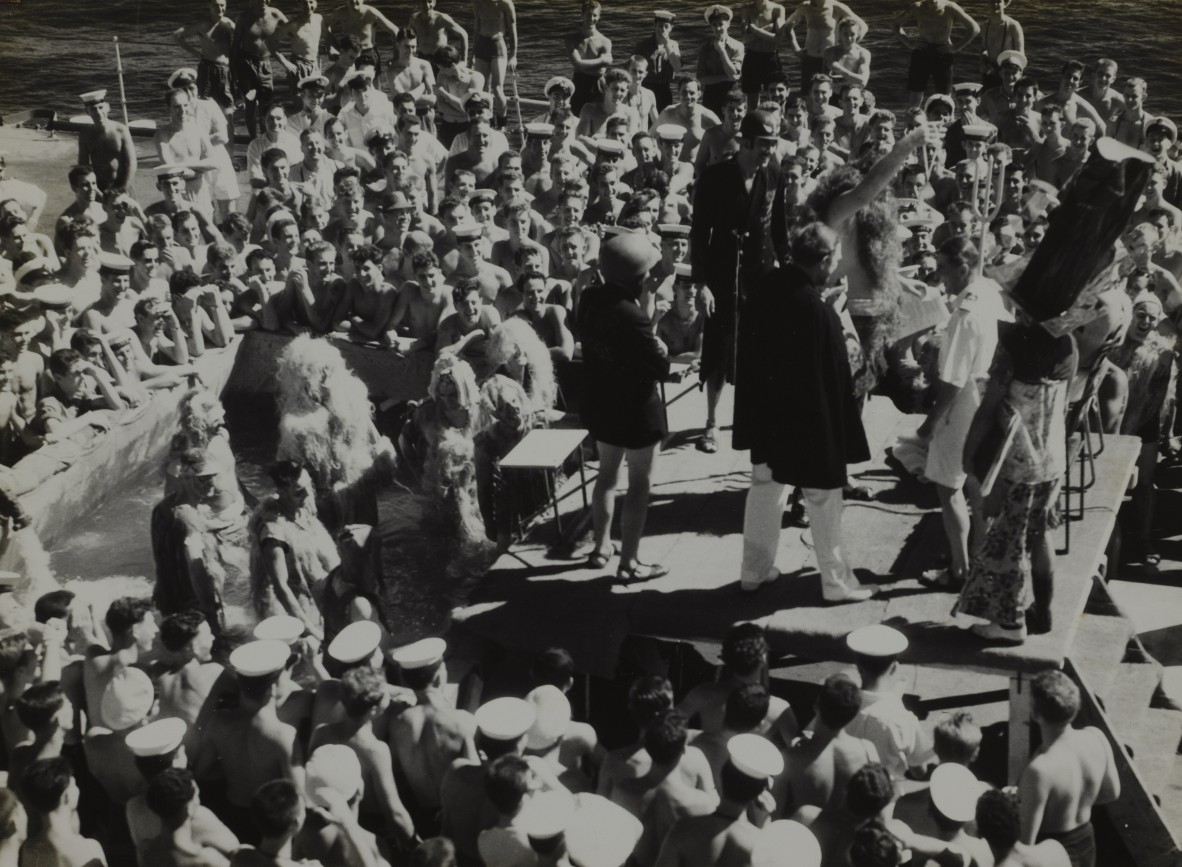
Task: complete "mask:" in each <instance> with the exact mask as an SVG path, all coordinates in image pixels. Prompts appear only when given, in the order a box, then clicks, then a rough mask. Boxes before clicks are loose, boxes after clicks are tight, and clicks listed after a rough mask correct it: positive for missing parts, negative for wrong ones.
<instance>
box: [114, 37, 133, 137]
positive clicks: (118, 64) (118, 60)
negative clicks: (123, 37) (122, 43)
mask: <svg viewBox="0 0 1182 867" xmlns="http://www.w3.org/2000/svg"><path fill="white" fill-rule="evenodd" d="M111 38H112V39H113V40H114V41H115V71H116V72H117V73H119V102H121V103H122V104H123V123H124V125H127V124H129V123H130V121H128V119H127V92H126V91H125V90H124V89H123V57H122V55H120V53H119V37H118V36H112V37H111Z"/></svg>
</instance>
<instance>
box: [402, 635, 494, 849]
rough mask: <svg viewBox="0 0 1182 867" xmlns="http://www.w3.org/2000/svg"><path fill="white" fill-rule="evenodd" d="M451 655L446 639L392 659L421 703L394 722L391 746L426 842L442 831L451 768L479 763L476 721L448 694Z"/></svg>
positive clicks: (407, 649)
mask: <svg viewBox="0 0 1182 867" xmlns="http://www.w3.org/2000/svg"><path fill="white" fill-rule="evenodd" d="M446 649H447V643H446V642H445V641H444V640H443V639H442V638H424V639H423V640H422V641H416V642H415V643H414V644H408V645H406V646H405V647H400V648H398V649H397V650H395V651H394V653H393V659H394V661H395V662H396V663H397V664H398V666H399V669H400V670H401V672H402V684H403V686H406V687H408V688H410V689H413V690H414V693H415V698H416V699H417V703H416V704H415V706H414V707H410V708H407V709H406V710H404V711H403V712H402V713H401V714H399V715H398V716H396V717H394V718H393V719H391V720H390V727H389V735H388V743H389V745H390V752H391V754H392V755H393V758H394V767H395V769H396V770H397V771H398V775H399V778H400V779H402V780H405V781H406V785H407V792H406V794H407V804H408V806H409V807H410V808H411V813H412V815H413V816H414V819H415V827H416V828H418V829H419V832H420V833H421V834H423V835H424V836H426V835H428V834H429V833H434V832H435V831H436V830H438V829H437V827H435V825H436V816H437V814H438V811H439V806H440V801H439V792H440V788H441V787H442V785H443V777H444V775H445V774H446V773H447V770H448V768H450V767H451V765H452V762H454V761H455V760H456V759H460V758H464V759H469V760H475V758H476V746H475V743H474V739H475V737H476V721H475V719H474V718H473V717H472V714H470V713H468V712H467V711H462V710H457V709H456V707H455V705H454V704H453V703H452V702H451V701H450V700H449V699H448V698H447V696H446V695H445V694H444V690H443V687H444V686H445V685H446V683H447V668H446V667H445V666H444V664H443V653H444V651H445V650H446Z"/></svg>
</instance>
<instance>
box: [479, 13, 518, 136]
mask: <svg viewBox="0 0 1182 867" xmlns="http://www.w3.org/2000/svg"><path fill="white" fill-rule="evenodd" d="M472 17H473V23H472V30H473V33H474V35H475V40H474V42H473V44H472V56H473V58H474V59H475V61H476V62H475V66H476V71H477V72H479V73H480V74H481V76H483V77H484V81H485V84H486V86H487V87H488V90H489V92H491V93H492V96H493V103H494V113H495V115H496V117H497V119H498V120H500V121H501V122H502V124H503V123H504V120H505V116H506V115H507V114H508V112H509V102H508V99H507V98H506V96H505V76H506V75H507V74H508V73H509V72H512V73H513V74H514V75H516V74H517V9H516V7H515V6H514V5H513V0H472Z"/></svg>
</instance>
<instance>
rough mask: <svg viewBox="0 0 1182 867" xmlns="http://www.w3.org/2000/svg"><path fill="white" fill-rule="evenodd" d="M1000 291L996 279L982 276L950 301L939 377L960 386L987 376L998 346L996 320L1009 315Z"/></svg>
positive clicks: (950, 383) (941, 348)
mask: <svg viewBox="0 0 1182 867" xmlns="http://www.w3.org/2000/svg"><path fill="white" fill-rule="evenodd" d="M1001 292H1002V290H1001V286H1000V285H998V283H997V282H996V281H994V280H990V279H989V278H988V277H981V278H979V279H977V280H974V281H973V282H972V283H970V284H969V285H968V286H966V287H965V289H964V291H963V292H961V293H960V294H959V295H957V296H956V300H955V301H953V302H952V318H951V319H950V320H949V322H948V330H947V331H946V332H945V336H944V344H943V345H942V346H941V347H940V379H941V380H942V381H944V382H946V383H948V384H949V385H955V386H958V387H963V386H964V385H966V384H968V383H969V382H970V381H972V380H979V379H986V378H988V376H989V366H990V365H991V364H992V363H993V353H994V351H995V350H996V349H997V322H998V320H999V319H1006V318H1008V316H1009V314H1008V313H1007V311H1006V309H1005V302H1003V301H1002V297H1001Z"/></svg>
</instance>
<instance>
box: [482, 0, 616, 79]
mask: <svg viewBox="0 0 1182 867" xmlns="http://www.w3.org/2000/svg"><path fill="white" fill-rule="evenodd" d="M499 5H500V7H501V17H502V18H503V19H504V24H505V50H506V51H508V52H509V69H510V70H515V69H517V8H516V7H515V6H514V5H513V2H512V0H501V3H500V4H499ZM608 54H609V56H610V54H611V52H608Z"/></svg>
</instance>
